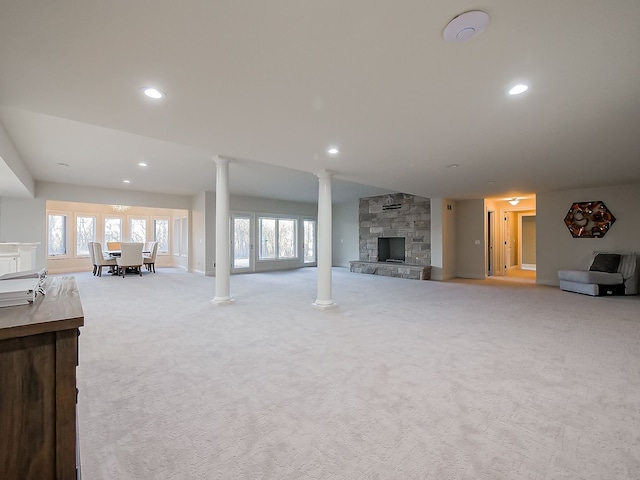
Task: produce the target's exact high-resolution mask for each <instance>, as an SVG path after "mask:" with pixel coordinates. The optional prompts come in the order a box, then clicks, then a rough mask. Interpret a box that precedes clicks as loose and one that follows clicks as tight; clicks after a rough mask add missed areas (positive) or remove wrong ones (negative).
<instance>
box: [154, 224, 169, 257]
mask: <svg viewBox="0 0 640 480" xmlns="http://www.w3.org/2000/svg"><path fill="white" fill-rule="evenodd" d="M153 240H154V241H156V242H158V252H162V253H166V252H168V251H169V220H154V221H153Z"/></svg>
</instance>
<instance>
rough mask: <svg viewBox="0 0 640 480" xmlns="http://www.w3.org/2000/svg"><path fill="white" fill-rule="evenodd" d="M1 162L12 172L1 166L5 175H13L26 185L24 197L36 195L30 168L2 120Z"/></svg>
mask: <svg viewBox="0 0 640 480" xmlns="http://www.w3.org/2000/svg"><path fill="white" fill-rule="evenodd" d="M0 162H4V164H5V165H6V166H7V167H8V169H9V170H10V172H8V171H7V169H6V168H5V167H2V168H0V172H2V174H3V175H13V176H15V178H16V179H17V180H18V182H20V183H21V184H22V186H23V187H24V197H25V198H33V197H34V195H35V183H34V181H33V177H32V176H31V174H30V173H29V170H28V169H27V167H26V166H25V164H24V162H23V161H22V159H21V158H20V155H19V154H18V150H17V149H16V147H15V145H14V144H13V140H11V137H9V134H8V133H7V131H6V129H5V128H4V124H3V123H2V122H0Z"/></svg>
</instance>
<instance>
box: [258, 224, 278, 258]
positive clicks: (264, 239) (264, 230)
mask: <svg viewBox="0 0 640 480" xmlns="http://www.w3.org/2000/svg"><path fill="white" fill-rule="evenodd" d="M259 257H260V258H261V259H268V258H276V220H275V218H261V219H260V253H259Z"/></svg>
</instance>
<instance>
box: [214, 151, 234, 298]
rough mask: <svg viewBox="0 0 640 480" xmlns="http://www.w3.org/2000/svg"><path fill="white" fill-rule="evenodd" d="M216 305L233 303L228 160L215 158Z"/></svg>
mask: <svg viewBox="0 0 640 480" xmlns="http://www.w3.org/2000/svg"><path fill="white" fill-rule="evenodd" d="M215 160H216V296H215V297H214V298H213V300H212V302H213V303H215V304H216V305H227V304H229V303H233V298H231V295H230V294H229V284H230V278H231V234H230V233H231V232H230V227H229V224H230V220H229V160H227V159H226V158H221V157H217V158H216V159H215Z"/></svg>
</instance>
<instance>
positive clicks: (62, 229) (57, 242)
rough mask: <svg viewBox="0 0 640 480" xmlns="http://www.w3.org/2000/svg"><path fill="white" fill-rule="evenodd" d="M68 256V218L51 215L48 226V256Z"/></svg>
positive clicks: (60, 215) (61, 215) (62, 215)
mask: <svg viewBox="0 0 640 480" xmlns="http://www.w3.org/2000/svg"><path fill="white" fill-rule="evenodd" d="M66 254H67V216H66V215H64V214H54V213H52V214H49V218H48V224H47V255H48V256H49V257H55V256H59V255H66Z"/></svg>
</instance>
